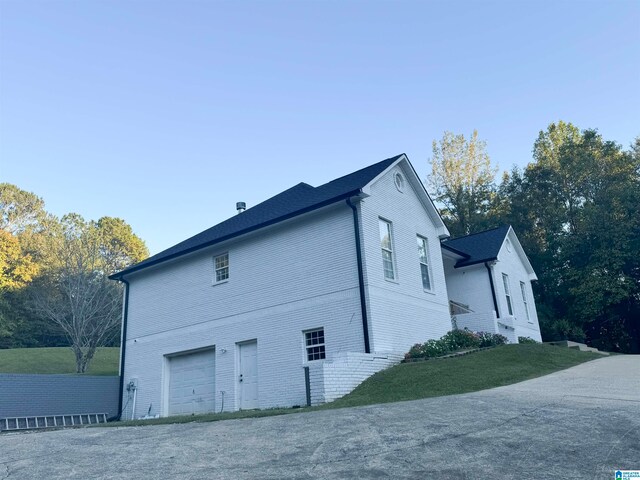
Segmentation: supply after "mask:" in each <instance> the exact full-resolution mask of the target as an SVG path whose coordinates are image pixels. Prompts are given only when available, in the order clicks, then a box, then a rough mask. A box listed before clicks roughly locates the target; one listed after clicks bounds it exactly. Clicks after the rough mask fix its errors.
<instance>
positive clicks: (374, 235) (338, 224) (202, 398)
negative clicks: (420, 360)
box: [112, 155, 451, 418]
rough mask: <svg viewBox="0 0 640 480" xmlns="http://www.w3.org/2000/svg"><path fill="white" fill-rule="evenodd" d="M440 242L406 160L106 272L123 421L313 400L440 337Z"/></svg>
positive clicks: (442, 233) (297, 195) (279, 200)
mask: <svg viewBox="0 0 640 480" xmlns="http://www.w3.org/2000/svg"><path fill="white" fill-rule="evenodd" d="M447 236H448V232H447V229H446V227H445V226H444V224H443V222H442V220H441V218H440V216H439V214H438V212H437V210H436V208H435V207H434V205H433V203H432V201H431V199H430V198H429V196H428V194H427V192H426V190H425V189H424V186H423V184H422V182H421V181H420V180H419V178H418V177H417V175H416V173H415V170H414V169H413V167H412V166H411V164H410V163H409V160H408V159H407V157H406V156H405V155H399V156H397V157H393V158H390V159H387V160H384V161H382V162H379V163H377V164H374V165H371V166H369V167H367V168H364V169H362V170H359V171H357V172H354V173H352V174H350V175H347V176H345V177H341V178H339V179H336V180H334V181H332V182H329V183H327V184H325V185H322V186H320V187H316V188H314V187H312V186H310V185H307V184H304V183H301V184H298V185H296V186H295V187H292V188H291V189H289V190H286V191H285V192H282V193H281V194H279V195H276V196H275V197H272V198H271V199H269V200H266V201H265V202H263V203H261V204H259V205H256V206H255V207H253V208H250V209H248V210H247V211H245V212H242V213H240V214H238V215H236V216H234V217H231V218H230V219H228V220H226V221H224V222H222V223H220V224H218V225H216V226H214V227H212V228H210V229H208V230H206V231H204V232H202V233H200V234H198V235H196V236H194V237H192V238H190V239H188V240H185V241H184V242H182V243H180V244H178V245H176V246H174V247H171V248H170V249H168V250H165V251H164V252H161V253H159V254H157V255H155V256H153V257H150V258H149V259H147V260H145V261H143V262H141V263H139V264H137V265H134V266H132V267H130V268H128V269H126V270H123V271H122V272H119V273H117V274H115V275H113V276H112V278H113V279H117V280H120V281H123V282H124V283H125V285H126V288H125V308H124V314H123V341H122V361H121V376H122V395H121V401H122V407H121V411H122V414H123V418H131V417H140V416H143V415H145V414H147V413H150V414H151V415H155V414H160V415H163V416H165V415H173V414H190V413H202V412H213V411H216V412H219V411H223V410H224V411H232V410H238V409H250V408H269V407H278V406H283V407H287V406H294V405H306V404H308V403H312V404H316V403H321V402H325V401H331V400H333V399H335V398H337V397H339V396H342V395H344V394H346V393H348V392H349V391H350V390H352V389H353V388H354V387H355V386H356V385H357V384H359V383H360V382H361V381H362V380H364V379H365V378H366V377H368V376H369V375H371V374H372V373H374V372H375V371H377V370H380V369H382V368H384V367H386V366H388V365H390V364H391V363H394V362H395V361H397V360H398V359H399V358H401V355H402V354H403V353H404V352H406V351H407V350H408V349H409V348H410V347H411V345H413V344H414V343H416V342H422V341H425V340H426V339H429V338H438V337H440V336H442V335H443V334H444V333H446V332H447V331H448V330H450V329H451V321H450V315H449V306H448V297H447V288H446V285H445V275H444V270H443V259H442V253H441V248H440V241H441V240H442V239H444V238H446V237H447Z"/></svg>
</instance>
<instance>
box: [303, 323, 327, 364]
mask: <svg viewBox="0 0 640 480" xmlns="http://www.w3.org/2000/svg"><path fill="white" fill-rule="evenodd" d="M304 342H305V348H306V351H307V361H309V362H312V361H313V360H323V359H324V358H326V357H325V351H324V328H318V329H316V330H309V331H308V332H304Z"/></svg>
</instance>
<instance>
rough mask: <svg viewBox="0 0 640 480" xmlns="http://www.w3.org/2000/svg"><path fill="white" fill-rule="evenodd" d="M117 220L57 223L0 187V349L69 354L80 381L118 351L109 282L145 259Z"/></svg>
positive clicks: (28, 198)
mask: <svg viewBox="0 0 640 480" xmlns="http://www.w3.org/2000/svg"><path fill="white" fill-rule="evenodd" d="M148 253H149V252H148V250H147V247H146V246H145V244H144V242H143V241H142V240H141V239H140V238H139V237H137V236H136V235H135V234H134V233H133V231H132V229H131V227H130V226H129V225H128V224H127V223H126V222H125V221H124V220H122V219H119V218H113V217H102V218H100V219H99V220H97V221H93V220H85V219H84V218H82V216H80V215H78V214H76V213H69V214H67V215H64V216H63V217H61V218H57V217H55V216H54V215H51V214H50V213H48V212H47V211H46V210H45V205H44V201H43V200H42V199H41V198H39V197H38V196H36V195H35V194H33V193H31V192H26V191H24V190H21V189H20V188H18V187H17V186H15V185H12V184H9V183H1V184H0V348H17V347H43V346H69V347H71V348H72V350H73V352H74V354H75V359H76V369H77V371H78V373H84V372H85V371H86V368H87V366H88V365H89V362H90V361H91V359H92V358H93V355H94V353H95V350H96V348H97V347H99V346H113V345H118V344H119V341H120V317H121V311H122V287H121V286H120V285H119V284H118V283H117V282H113V281H110V280H109V279H108V276H109V275H110V274H112V273H114V272H116V271H118V270H121V269H123V268H124V267H126V266H128V265H130V264H132V263H135V262H138V261H141V260H143V259H144V258H146V257H147V256H148Z"/></svg>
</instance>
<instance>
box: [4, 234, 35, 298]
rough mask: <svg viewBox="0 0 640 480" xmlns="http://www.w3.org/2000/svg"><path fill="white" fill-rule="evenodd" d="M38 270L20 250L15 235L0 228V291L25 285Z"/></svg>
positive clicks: (28, 256)
mask: <svg viewBox="0 0 640 480" xmlns="http://www.w3.org/2000/svg"><path fill="white" fill-rule="evenodd" d="M37 272H38V265H37V264H36V263H35V262H34V261H33V258H31V256H30V255H29V254H26V253H25V252H23V251H22V248H21V246H20V242H19V240H18V238H17V237H15V236H13V235H11V233H9V232H7V231H6V230H1V229H0V291H2V290H9V289H16V288H20V287H23V286H25V285H27V284H28V283H29V282H30V281H31V280H32V279H33V277H34V276H35V275H36V273H37Z"/></svg>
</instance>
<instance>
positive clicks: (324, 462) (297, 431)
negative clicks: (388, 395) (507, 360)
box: [0, 356, 640, 480]
mask: <svg viewBox="0 0 640 480" xmlns="http://www.w3.org/2000/svg"><path fill="white" fill-rule="evenodd" d="M615 469H639V470H640V356H614V357H607V358H603V359H599V360H596V361H593V362H589V363H586V364H583V365H580V366H577V367H574V368H571V369H569V370H564V371H562V372H558V373H555V374H552V375H548V376H546V377H542V378H538V379H535V380H530V381H527V382H523V383H519V384H516V385H511V386H507V387H501V388H495V389H492V390H485V391H483V392H477V393H472V394H465V395H456V396H451V397H440V398H434V399H427V400H418V401H413V402H402V403H395V404H386V405H375V406H369V407H359V408H351V409H342V410H332V411H320V412H309V413H302V414H294V415H285V416H280V417H269V418H261V419H248V420H229V421H224V422H214V423H200V424H195V423H194V424H182V425H163V426H149V427H128V428H124V427H122V428H117V429H114V428H90V429H81V430H66V431H55V432H39V433H22V434H17V433H10V434H4V435H0V479H5V478H9V479H12V478H15V479H26V478H37V479H54V478H78V479H88V478H91V479H100V478H123V479H124V478H131V479H136V480H137V479H147V478H148V479H162V478H178V479H183V478H184V479H234V480H236V479H289V478H301V479H306V478H319V479H338V478H345V479H351V478H353V479H382V478H392V479H404V478H408V479H425V478H434V479H467V478H468V479H476V478H478V479H485V478H486V479H489V478H491V479H495V478H518V479H545V478H550V479H551V478H552V479H560V478H563V479H565V478H580V479H601V478H602V479H611V478H613V472H614V470H615Z"/></svg>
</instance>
